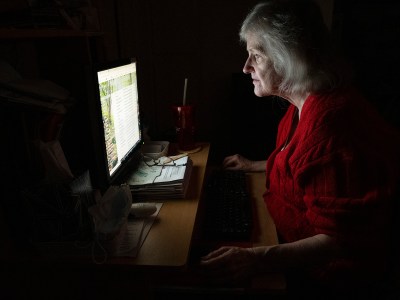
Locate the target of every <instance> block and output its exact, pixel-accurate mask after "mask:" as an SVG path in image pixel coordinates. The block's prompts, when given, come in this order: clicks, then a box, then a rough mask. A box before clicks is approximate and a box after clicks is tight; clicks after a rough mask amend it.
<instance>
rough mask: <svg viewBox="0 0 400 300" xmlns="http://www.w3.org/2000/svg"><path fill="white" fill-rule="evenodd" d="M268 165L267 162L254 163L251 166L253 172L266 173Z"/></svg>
mask: <svg viewBox="0 0 400 300" xmlns="http://www.w3.org/2000/svg"><path fill="white" fill-rule="evenodd" d="M266 165H267V161H266V160H257V161H253V162H252V166H251V172H265V167H266Z"/></svg>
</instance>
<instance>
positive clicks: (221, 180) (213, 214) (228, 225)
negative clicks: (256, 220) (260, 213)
mask: <svg viewBox="0 0 400 300" xmlns="http://www.w3.org/2000/svg"><path fill="white" fill-rule="evenodd" d="M204 205H205V210H204V219H203V221H204V223H203V234H204V235H205V236H204V237H205V238H206V239H209V240H219V241H249V240H250V239H251V233H252V226H253V208H252V203H251V198H250V196H249V193H248V189H247V181H246V174H245V173H244V172H243V171H228V170H213V171H212V172H211V173H210V174H209V175H208V177H207V180H206V186H205V197H204Z"/></svg>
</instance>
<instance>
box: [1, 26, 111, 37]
mask: <svg viewBox="0 0 400 300" xmlns="http://www.w3.org/2000/svg"><path fill="white" fill-rule="evenodd" d="M102 34H103V33H102V32H88V31H81V30H73V29H57V28H55V29H47V28H46V29H45V28H43V29H42V28H40V29H5V28H0V39H40V38H43V39H48V38H88V37H97V36H101V35H102Z"/></svg>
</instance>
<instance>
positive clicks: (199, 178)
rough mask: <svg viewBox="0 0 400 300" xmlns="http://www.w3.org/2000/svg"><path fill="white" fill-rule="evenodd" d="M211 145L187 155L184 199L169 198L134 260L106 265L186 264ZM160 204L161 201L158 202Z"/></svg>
mask: <svg viewBox="0 0 400 300" xmlns="http://www.w3.org/2000/svg"><path fill="white" fill-rule="evenodd" d="M209 151H210V145H209V144H208V143H202V149H201V151H199V152H196V153H191V154H189V157H190V158H191V159H192V161H193V169H192V174H191V176H190V184H189V190H188V192H187V196H186V198H185V199H168V200H165V201H162V202H163V206H162V207H161V210H160V212H159V214H158V216H157V219H156V221H155V222H154V223H153V225H152V227H151V229H150V232H149V233H148V235H147V237H146V239H145V241H144V243H143V245H142V247H141V248H140V250H139V253H138V255H137V257H135V258H127V257H124V258H113V259H110V260H109V262H108V263H112V264H124V265H140V266H153V267H183V266H185V265H186V263H187V261H188V256H189V251H190V244H191V240H192V233H193V228H194V224H195V220H196V213H197V208H198V205H199V200H200V198H201V193H202V187H203V180H204V175H205V171H206V167H207V160H208V154H209ZM158 202H161V201H158Z"/></svg>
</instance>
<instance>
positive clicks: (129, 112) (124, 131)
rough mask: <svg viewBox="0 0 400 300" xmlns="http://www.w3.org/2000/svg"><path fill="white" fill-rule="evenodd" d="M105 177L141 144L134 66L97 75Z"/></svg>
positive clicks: (113, 171) (100, 72)
mask: <svg viewBox="0 0 400 300" xmlns="http://www.w3.org/2000/svg"><path fill="white" fill-rule="evenodd" d="M97 78H98V83H99V92H100V99H101V113H102V119H103V128H104V140H105V144H106V145H105V146H106V156H107V163H108V171H109V176H112V175H113V174H114V173H115V172H116V170H118V168H119V167H120V166H121V164H122V163H123V161H124V159H125V158H126V157H127V156H128V155H129V154H130V152H131V151H132V150H133V149H134V148H135V147H136V146H137V144H138V143H139V142H140V140H141V133H140V120H139V102H138V90H137V77H136V63H135V62H131V63H129V64H127V65H124V66H118V67H114V68H111V69H107V70H102V71H99V72H98V73H97Z"/></svg>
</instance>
